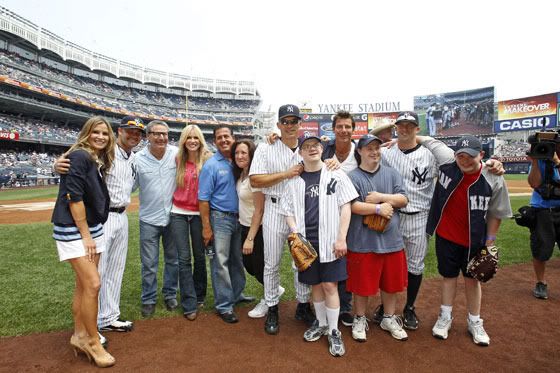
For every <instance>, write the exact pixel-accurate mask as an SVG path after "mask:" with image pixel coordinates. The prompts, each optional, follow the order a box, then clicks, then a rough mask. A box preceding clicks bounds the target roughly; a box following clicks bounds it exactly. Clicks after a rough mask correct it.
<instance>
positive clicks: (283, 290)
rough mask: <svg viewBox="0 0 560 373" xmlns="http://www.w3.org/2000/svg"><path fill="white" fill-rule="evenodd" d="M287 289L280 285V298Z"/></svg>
mask: <svg viewBox="0 0 560 373" xmlns="http://www.w3.org/2000/svg"><path fill="white" fill-rule="evenodd" d="M285 291H286V289H284V288H283V287H282V286H278V298H281V297H282V295H283V294H284V292H285Z"/></svg>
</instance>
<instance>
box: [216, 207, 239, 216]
mask: <svg viewBox="0 0 560 373" xmlns="http://www.w3.org/2000/svg"><path fill="white" fill-rule="evenodd" d="M212 211H216V212H219V213H220V214H224V215H229V216H239V214H238V213H237V212H231V211H220V210H215V209H212Z"/></svg>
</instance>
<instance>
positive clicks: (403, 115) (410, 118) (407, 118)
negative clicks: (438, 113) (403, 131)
mask: <svg viewBox="0 0 560 373" xmlns="http://www.w3.org/2000/svg"><path fill="white" fill-rule="evenodd" d="M399 122H410V123H412V124H415V125H417V126H418V114H416V113H415V112H413V111H401V112H400V113H399V115H397V120H396V121H395V124H399Z"/></svg>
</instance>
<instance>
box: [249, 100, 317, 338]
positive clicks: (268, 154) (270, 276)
mask: <svg viewBox="0 0 560 373" xmlns="http://www.w3.org/2000/svg"><path fill="white" fill-rule="evenodd" d="M300 123H301V117H300V114H299V108H298V107H297V106H295V105H283V106H281V107H280V109H279V111H278V124H277V126H278V128H279V129H280V133H281V141H276V142H275V143H274V144H270V145H269V144H261V145H260V146H259V147H258V148H257V150H256V152H255V156H254V157H253V163H252V165H251V170H250V172H249V176H250V180H251V186H253V187H254V188H263V189H262V192H263V194H264V195H265V208H264V216H263V238H264V242H265V247H264V295H265V301H266V305H267V306H268V307H269V308H268V314H267V318H266V321H265V331H266V332H267V333H268V334H277V333H278V328H279V326H278V302H279V292H278V291H279V285H280V260H281V258H282V250H283V249H284V244H285V243H286V239H287V237H288V234H289V233H290V230H289V228H288V225H287V224H286V221H285V219H284V216H282V215H281V214H280V198H281V196H282V195H283V194H284V189H285V187H286V184H287V181H288V180H289V179H291V178H293V177H295V176H299V175H300V174H301V172H302V171H303V166H302V165H301V163H300V162H301V160H302V159H301V156H300V155H299V154H298V152H297V145H298V139H297V137H298V130H299V127H300ZM292 267H293V265H292ZM294 286H295V288H296V297H297V300H298V302H299V303H298V306H297V310H296V319H298V320H302V321H305V322H306V323H307V324H308V325H311V323H313V321H314V320H315V316H314V315H313V313H312V311H311V307H310V305H309V303H308V302H309V286H307V285H304V284H301V283H300V282H299V281H298V275H297V271H296V270H295V268H294Z"/></svg>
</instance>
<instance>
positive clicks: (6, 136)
mask: <svg viewBox="0 0 560 373" xmlns="http://www.w3.org/2000/svg"><path fill="white" fill-rule="evenodd" d="M0 140H13V141H18V140H19V133H18V132H10V131H0Z"/></svg>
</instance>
